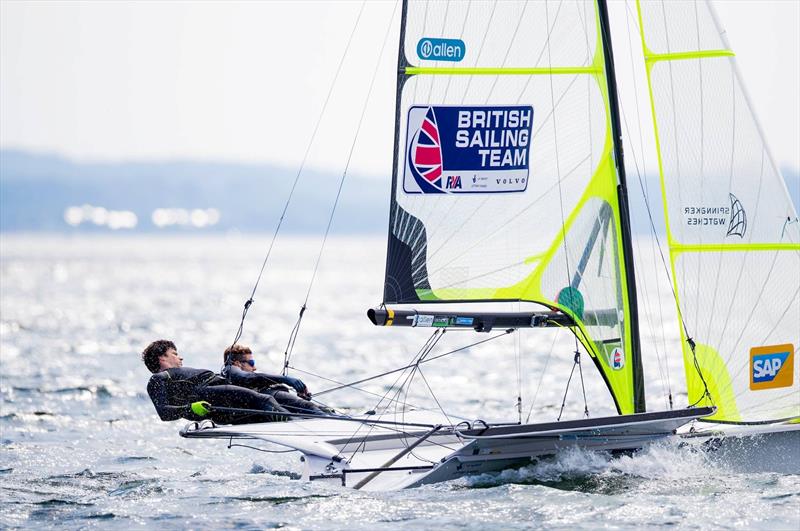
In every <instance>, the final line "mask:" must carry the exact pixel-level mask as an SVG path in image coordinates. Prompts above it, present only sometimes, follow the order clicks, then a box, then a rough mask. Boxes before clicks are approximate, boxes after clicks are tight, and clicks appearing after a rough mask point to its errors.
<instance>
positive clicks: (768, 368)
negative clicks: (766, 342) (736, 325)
mask: <svg viewBox="0 0 800 531" xmlns="http://www.w3.org/2000/svg"><path fill="white" fill-rule="evenodd" d="M793 354H794V347H793V345H791V344H785V345H772V346H768V347H754V348H752V349H750V369H751V372H750V389H752V390H753V391H758V390H761V389H774V388H776V387H789V386H791V385H792V383H793V376H794V368H793V364H794V356H793Z"/></svg>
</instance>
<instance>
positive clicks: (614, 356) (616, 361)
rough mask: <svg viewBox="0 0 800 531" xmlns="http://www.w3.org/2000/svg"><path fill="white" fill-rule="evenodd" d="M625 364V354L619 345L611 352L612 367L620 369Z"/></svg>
mask: <svg viewBox="0 0 800 531" xmlns="http://www.w3.org/2000/svg"><path fill="white" fill-rule="evenodd" d="M624 366H625V354H624V353H623V352H622V349H620V348H619V347H617V348H615V349H614V352H612V353H611V368H613V369H614V370H619V369H621V368H623V367H624Z"/></svg>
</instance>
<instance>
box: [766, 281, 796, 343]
mask: <svg viewBox="0 0 800 531" xmlns="http://www.w3.org/2000/svg"><path fill="white" fill-rule="evenodd" d="M798 294H800V287H798V288H797V289H796V290H794V295H792V296H791V297H789V304H788V305H787V306H786V308H784V309H783V312H782V313H781V316H780V317H778V318H777V319H776V320H775V325H774V326H773V327H772V329H771V330H770V331H769V332H767V335H766V336H764V340H763V341H761V344H762V345H765V344H766V343H767V339H769V336H771V335H772V333H773V332H774V331H775V329H776V328H778V325H779V324H780V323H781V321H783V318H784V317H786V314H787V312H788V311H789V308H791V306H792V304H793V303H794V302H795V301H797V296H798Z"/></svg>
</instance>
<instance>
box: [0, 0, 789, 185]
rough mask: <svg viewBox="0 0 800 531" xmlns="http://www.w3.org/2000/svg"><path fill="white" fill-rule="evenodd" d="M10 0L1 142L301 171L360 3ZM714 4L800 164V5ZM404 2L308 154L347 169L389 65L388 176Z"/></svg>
mask: <svg viewBox="0 0 800 531" xmlns="http://www.w3.org/2000/svg"><path fill="white" fill-rule="evenodd" d="M629 1H630V4H629V6H630V7H631V8H635V4H634V3H633V2H632V0H629ZM0 6H1V7H0V23H1V24H2V26H1V28H0V39H1V40H0V42H1V44H2V48H1V50H0V52H1V55H0V147H3V148H23V149H30V150H36V151H48V152H57V153H60V154H63V155H67V156H69V157H73V158H76V159H81V160H142V159H170V158H187V159H205V160H227V161H247V162H277V163H282V164H288V165H290V166H296V165H297V164H298V162H299V161H300V159H301V158H302V156H303V152H304V149H305V147H306V144H307V142H308V139H309V137H310V135H311V133H312V130H313V126H314V123H315V120H316V117H317V115H318V113H319V111H320V109H321V106H322V103H323V101H324V99H325V95H326V94H327V91H328V88H329V86H330V82H331V80H332V78H333V75H334V72H335V71H336V67H337V65H338V62H339V59H340V57H341V56H342V52H343V50H344V47H345V44H346V42H347V38H348V37H349V35H350V31H351V29H352V27H353V24H354V23H355V21H356V16H357V14H358V12H359V7H360V2H310V1H309V2H279V1H275V2H226V3H221V2H146V1H130V2H124V1H115V2H110V1H109V2H102V1H90V2H69V1H64V0H59V1H56V2H45V1H36V2H33V1H30V2H25V1H13V0H0ZM715 6H716V8H717V11H718V13H719V15H720V18H721V19H722V23H723V25H724V26H725V27H726V28H727V30H728V36H729V39H730V41H731V45H732V47H733V49H734V51H735V52H736V53H737V57H738V61H739V65H740V68H741V70H742V73H743V75H744V78H745V84H746V86H747V88H748V89H749V91H750V93H751V96H752V100H753V104H754V106H755V107H756V110H757V113H758V115H759V118H760V119H761V122H762V124H763V126H764V130H765V132H766V136H767V139H768V141H769V143H770V145H771V147H772V150H773V152H774V154H775V157H776V159H777V161H778V163H779V164H780V165H782V166H790V167H793V168H800V153H798V152H799V151H800V147H799V146H800V96H798V94H800V59H798V53H799V50H800V37H798V28H800V0H784V1H756V0H724V1H718V2H716V3H715ZM394 7H395V2H394V1H388V0H387V1H372V2H368V3H367V6H366V8H365V11H364V13H363V15H362V17H361V20H360V22H359V25H358V31H357V33H356V34H355V40H354V42H353V44H352V48H351V51H350V53H348V55H347V58H346V60H345V63H344V67H343V70H342V74H341V78H340V81H339V83H337V85H336V89H335V91H334V93H333V96H332V100H331V103H330V106H329V111H330V112H329V114H328V115H326V118H325V121H324V122H323V125H322V127H321V129H320V132H319V134H318V139H319V142H318V143H317V144H316V145H315V147H314V149H313V150H312V152H311V155H310V160H309V163H310V165H312V166H315V167H318V168H325V169H333V170H339V169H341V168H342V167H343V165H344V162H345V160H346V158H347V152H348V151H349V148H350V145H351V142H352V138H353V134H354V131H355V127H356V123H357V121H358V116H359V115H360V109H361V105H362V104H363V102H364V99H365V95H366V93H367V88H368V85H369V81H370V78H371V77H372V74H373V72H374V70H375V68H376V64H377V65H378V68H379V71H378V82H377V83H376V86H375V89H374V94H373V97H372V98H371V100H370V104H369V109H368V113H367V119H366V121H365V123H364V125H363V128H362V135H361V140H360V141H359V143H358V145H357V149H356V152H355V155H354V159H353V167H354V170H355V171H358V172H361V173H369V174H374V175H385V174H386V173H388V172H389V171H390V165H391V153H392V146H391V142H392V132H393V124H392V120H393V107H394V76H393V71H394V69H395V67H396V54H397V32H398V29H397V28H398V20H397V18H396V17H395V18H394V20H392V14H393V11H394ZM615 15H617V16H616V20H615V18H614V17H615ZM624 16H625V5H624V4H623V3H622V2H621V0H620V1H618V2H612V29H613V30H614V31H615V41H618V40H620V41H624V40H625V39H626V34H625V32H626V22H625V19H624V18H620V17H624ZM387 32H388V39H389V40H388V45H387V48H386V50H385V52H384V54H383V56H382V57H381V58H380V62H379V61H378V60H379V57H378V54H379V51H380V49H381V44H382V42H383V39H384V36H385V35H386V34H387ZM637 39H638V37H637ZM615 45H616V42H615ZM625 53H628V50H625V49H624V46H623V47H622V49H621V51H618V53H617V62H618V64H625V63H628V62H629V61H630V59H629V57H626V56H624V54H625ZM636 53H637V54H640V53H641V51H640V50H636ZM624 75H625V72H622V73H621V76H624ZM644 83H645V82H644V80H642V85H644ZM623 105H625V102H623Z"/></svg>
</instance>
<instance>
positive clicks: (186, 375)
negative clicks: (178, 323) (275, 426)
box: [142, 339, 289, 424]
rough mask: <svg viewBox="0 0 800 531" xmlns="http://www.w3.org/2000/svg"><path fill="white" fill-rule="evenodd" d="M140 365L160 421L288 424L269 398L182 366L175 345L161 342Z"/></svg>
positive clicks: (151, 347) (154, 344) (146, 351)
mask: <svg viewBox="0 0 800 531" xmlns="http://www.w3.org/2000/svg"><path fill="white" fill-rule="evenodd" d="M142 361H144V364H145V365H146V366H147V368H148V369H149V370H150V372H152V373H153V376H151V377H150V381H149V382H148V383H147V394H148V395H150V400H152V401H153V405H154V406H155V408H156V412H158V416H159V417H161V420H165V421H166V420H177V419H179V418H184V419H188V420H202V419H205V418H208V419H211V420H213V421H214V422H216V423H219V424H243V423H248V422H274V421H280V420H289V417H286V416H284V415H281V413H287V412H288V410H287V409H285V408H283V407H281V406H280V405H279V404H278V402H277V401H276V400H275V398H273V397H272V396H270V395H267V394H261V393H257V392H255V391H253V390H250V389H246V388H243V387H239V386H236V385H228V382H227V380H226V379H225V378H223V377H221V376H220V375H218V374H215V373H213V372H212V371H209V370H206V369H192V368H189V367H184V366H183V358H181V357H180V356H179V355H178V351H177V348H176V347H175V343H173V342H172V341H167V340H164V339H160V340H158V341H154V342H152V343H151V344H150V345H148V346H147V348H146V349H144V352H143V353H142ZM213 406H217V407H227V408H240V409H251V410H252V409H257V410H260V411H263V412H264V413H250V412H248V413H236V412H234V413H231V412H224V413H223V412H220V411H214V410H213Z"/></svg>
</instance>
